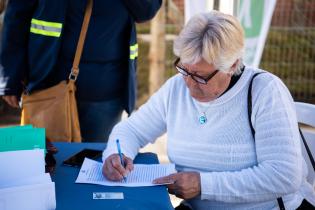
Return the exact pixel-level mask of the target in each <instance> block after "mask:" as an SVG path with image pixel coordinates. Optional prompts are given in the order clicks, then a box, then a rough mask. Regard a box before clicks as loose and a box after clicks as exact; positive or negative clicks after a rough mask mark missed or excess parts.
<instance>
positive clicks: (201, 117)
mask: <svg viewBox="0 0 315 210" xmlns="http://www.w3.org/2000/svg"><path fill="white" fill-rule="evenodd" d="M198 105H199V104H198V103H197V104H196V108H197V111H198V122H199V124H200V125H203V124H206V123H207V121H208V118H207V111H208V109H209V108H210V106H211V104H209V105H208V106H207V107H206V108H205V109H204V110H203V111H201V112H200V111H199V109H198Z"/></svg>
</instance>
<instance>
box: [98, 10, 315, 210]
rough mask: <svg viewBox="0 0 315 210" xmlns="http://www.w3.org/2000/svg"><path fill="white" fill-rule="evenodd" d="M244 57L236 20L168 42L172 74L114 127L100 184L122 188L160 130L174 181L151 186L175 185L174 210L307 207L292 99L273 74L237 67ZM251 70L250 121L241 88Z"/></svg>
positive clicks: (205, 18)
mask: <svg viewBox="0 0 315 210" xmlns="http://www.w3.org/2000/svg"><path fill="white" fill-rule="evenodd" d="M243 49H244V35H243V29H242V27H241V25H240V23H239V22H238V20H237V19H236V18H235V17H233V16H230V15H226V14H223V13H220V12H216V11H213V12H210V13H205V14H199V15H197V16H195V17H193V18H192V19H191V20H190V21H189V22H188V24H187V25H186V26H185V28H184V29H183V30H182V32H181V33H180V35H179V36H178V38H177V39H176V40H175V43H174V53H175V55H177V56H178V59H177V60H176V62H175V67H176V69H177V70H178V72H179V73H180V74H177V75H175V76H173V77H172V78H170V79H169V80H168V81H167V82H166V83H165V84H164V85H163V86H162V87H161V88H160V89H159V90H158V91H157V92H156V93H155V94H154V95H153V96H152V97H151V98H150V99H149V100H148V102H147V103H145V104H144V105H143V106H141V107H140V109H139V110H138V111H137V112H135V113H134V114H133V115H132V116H131V117H130V118H128V119H127V120H125V121H123V122H121V123H119V124H118V125H116V126H115V127H114V129H113V131H112V133H111V135H110V139H109V142H108V145H107V148H106V150H105V151H104V154H103V160H104V167H103V174H104V176H106V177H107V178H108V179H111V180H121V179H122V178H123V176H124V175H127V174H128V173H129V172H130V171H131V170H132V169H133V165H132V159H133V158H134V157H135V156H136V154H137V152H138V150H139V148H141V147H143V146H145V145H146V144H148V143H153V142H154V141H155V140H156V138H157V137H159V136H160V135H162V134H163V133H165V132H167V137H168V142H167V146H168V149H167V150H168V156H169V159H170V161H171V162H173V163H175V165H176V169H177V171H178V173H175V174H171V175H169V176H167V177H161V178H160V179H157V180H155V183H165V182H166V181H168V182H169V181H171V182H173V184H169V185H168V190H169V192H170V193H171V194H175V195H176V196H178V197H180V198H183V199H184V202H183V203H182V204H181V206H179V207H177V208H176V209H185V208H191V209H241V210H244V209H278V208H279V206H280V207H281V208H283V207H284V208H286V209H297V208H302V207H303V208H304V207H307V208H314V207H312V205H315V195H314V191H313V189H312V187H311V185H310V184H309V183H307V182H306V178H305V177H306V173H307V172H306V167H305V163H304V160H303V158H302V155H301V149H300V140H299V131H298V124H297V120H296V115H295V110H294V103H293V100H292V97H291V95H290V93H289V91H288V90H287V88H286V87H285V85H284V84H283V83H282V82H281V80H280V79H279V78H277V77H276V76H274V75H272V74H271V73H268V72H265V71H262V70H259V69H254V68H250V67H245V66H244V65H243V64H242V53H243ZM259 72H263V73H261V74H259V75H258V76H257V77H256V78H255V80H254V83H253V87H252V91H251V94H252V99H251V103H252V114H251V119H250V122H249V119H248V118H249V117H248V116H249V115H248V103H247V95H248V89H249V84H250V81H251V79H252V77H253V75H254V74H255V73H259ZM250 124H252V127H253V132H252V130H251V126H250ZM254 132H255V134H254ZM253 134H254V135H253ZM116 139H120V143H121V147H122V150H123V151H124V155H125V157H124V158H125V161H126V162H127V166H126V168H123V167H122V166H121V165H120V160H119V156H118V155H117V154H116V153H117V151H116V145H115V140H116Z"/></svg>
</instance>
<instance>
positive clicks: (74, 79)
mask: <svg viewBox="0 0 315 210" xmlns="http://www.w3.org/2000/svg"><path fill="white" fill-rule="evenodd" d="M77 78H78V75H77V74H74V73H73V72H71V73H70V75H69V80H73V81H76V80H77Z"/></svg>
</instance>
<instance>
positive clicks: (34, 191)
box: [0, 182, 56, 210]
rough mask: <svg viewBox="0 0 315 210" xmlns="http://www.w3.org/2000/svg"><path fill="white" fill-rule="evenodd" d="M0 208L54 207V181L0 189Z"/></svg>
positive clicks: (37, 209)
mask: <svg viewBox="0 0 315 210" xmlns="http://www.w3.org/2000/svg"><path fill="white" fill-rule="evenodd" d="M0 209H1V210H13V209H14V210H20V209H31V210H53V209H56V196H55V183H54V182H48V183H42V184H31V185H22V186H18V187H10V188H4V189H0Z"/></svg>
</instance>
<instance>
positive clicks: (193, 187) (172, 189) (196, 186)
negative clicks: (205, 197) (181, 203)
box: [153, 172, 201, 199]
mask: <svg viewBox="0 0 315 210" xmlns="http://www.w3.org/2000/svg"><path fill="white" fill-rule="evenodd" d="M153 183H154V184H164V183H170V184H167V187H168V192H169V193H171V194H174V195H175V196H176V197H179V198H183V199H189V198H193V197H196V196H197V195H200V191H201V187H200V174H199V173H198V172H180V173H175V174H171V175H168V176H164V177H161V178H158V179H155V180H154V181H153Z"/></svg>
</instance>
